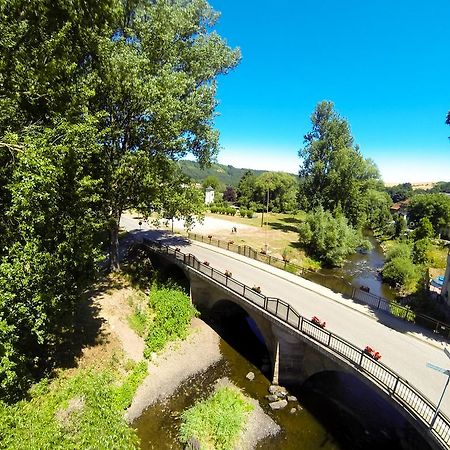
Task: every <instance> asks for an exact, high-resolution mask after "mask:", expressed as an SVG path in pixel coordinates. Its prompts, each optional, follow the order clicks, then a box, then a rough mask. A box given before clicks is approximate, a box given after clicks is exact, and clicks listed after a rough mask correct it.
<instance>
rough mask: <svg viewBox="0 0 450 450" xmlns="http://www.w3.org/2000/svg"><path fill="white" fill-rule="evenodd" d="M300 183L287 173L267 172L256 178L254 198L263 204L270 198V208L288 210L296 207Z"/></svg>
mask: <svg viewBox="0 0 450 450" xmlns="http://www.w3.org/2000/svg"><path fill="white" fill-rule="evenodd" d="M297 193H298V185H297V182H296V180H295V179H294V178H293V177H292V175H289V174H287V173H283V172H265V173H263V174H261V175H260V176H259V177H257V178H256V180H255V191H254V194H253V199H254V201H256V202H257V203H260V204H262V205H266V204H267V196H268V200H269V210H270V211H275V212H288V211H293V210H295V209H296V200H297Z"/></svg>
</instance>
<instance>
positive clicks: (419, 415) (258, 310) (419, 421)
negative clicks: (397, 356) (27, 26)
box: [144, 239, 450, 449]
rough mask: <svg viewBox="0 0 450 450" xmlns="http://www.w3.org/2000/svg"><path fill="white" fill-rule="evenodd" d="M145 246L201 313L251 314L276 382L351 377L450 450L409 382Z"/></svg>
mask: <svg viewBox="0 0 450 450" xmlns="http://www.w3.org/2000/svg"><path fill="white" fill-rule="evenodd" d="M144 246H145V248H146V249H147V250H149V251H150V257H151V259H152V262H153V264H154V265H155V266H156V267H158V268H161V269H165V270H169V271H182V273H183V274H184V276H185V277H186V278H187V279H188V280H189V285H190V286H189V287H190V294H191V299H192V301H193V303H194V304H195V305H196V306H197V307H198V308H199V309H201V310H205V311H208V310H211V309H212V308H214V306H215V305H217V304H219V303H220V302H223V301H227V302H232V303H234V304H236V305H238V306H239V307H240V308H241V309H242V310H244V311H245V312H246V313H247V314H248V316H249V317H250V318H251V319H252V320H253V322H254V323H255V324H256V326H257V328H258V330H259V332H260V334H261V335H262V337H263V338H264V342H265V345H266V347H267V349H268V352H269V355H270V358H271V362H272V374H273V382H274V383H278V382H279V383H282V384H302V383H303V382H305V381H306V380H307V379H309V378H310V377H312V376H313V375H315V374H318V373H321V372H326V371H338V372H344V373H348V374H351V375H353V376H355V377H357V378H358V379H359V380H361V381H362V382H364V383H365V384H366V385H368V386H369V387H371V388H372V389H374V390H376V391H377V392H378V393H379V394H380V395H381V396H382V397H383V398H385V399H386V400H387V401H388V402H390V403H391V404H392V405H393V406H394V407H395V408H396V409H397V410H398V411H399V412H400V413H401V414H402V415H403V416H404V417H406V418H407V420H408V421H409V422H410V423H411V424H412V425H413V426H414V427H415V428H416V429H417V430H418V431H419V432H420V433H421V435H422V436H424V438H425V439H426V440H427V441H428V442H429V443H430V445H431V447H432V448H443V449H449V448H450V420H449V419H448V418H447V417H446V416H445V415H444V414H442V413H441V412H440V411H437V410H436V406H435V405H434V404H433V403H432V402H431V401H430V400H428V399H427V398H426V397H425V396H424V395H423V394H422V393H421V392H420V391H419V390H418V389H416V388H414V386H412V385H410V383H408V381H407V380H406V379H404V378H402V377H400V376H399V375H398V374H396V373H395V372H394V371H393V370H391V369H390V368H389V367H387V366H386V365H385V364H383V363H381V362H380V361H376V360H375V359H373V358H372V357H371V356H369V355H368V354H366V353H365V352H364V351H363V349H360V348H358V347H356V346H354V345H353V344H352V343H350V342H348V341H346V340H345V339H343V338H341V337H339V336H338V335H336V334H335V333H332V332H330V331H328V330H326V329H324V328H321V327H320V326H318V325H316V324H314V323H313V322H312V321H311V320H309V319H307V318H305V317H302V316H301V315H300V314H298V313H297V312H296V311H295V310H294V309H293V308H292V307H291V306H290V305H289V304H288V303H286V302H284V301H283V300H280V299H278V298H273V297H266V296H264V295H263V294H261V293H259V292H257V291H256V290H255V289H254V288H251V287H249V286H246V285H244V284H242V283H240V282H239V281H237V280H235V279H234V278H232V276H231V274H225V273H222V272H219V271H218V270H216V269H214V268H212V267H210V266H209V265H208V264H205V263H202V262H201V261H199V260H198V259H197V258H196V257H195V256H193V255H191V254H186V253H183V252H182V251H181V250H180V249H179V248H174V247H169V246H164V245H161V244H159V243H157V242H152V241H149V240H146V239H144Z"/></svg>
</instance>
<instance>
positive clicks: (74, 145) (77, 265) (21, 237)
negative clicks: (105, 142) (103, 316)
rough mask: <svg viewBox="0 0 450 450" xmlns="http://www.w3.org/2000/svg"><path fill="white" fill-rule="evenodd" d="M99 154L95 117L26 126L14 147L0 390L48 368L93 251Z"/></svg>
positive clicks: (0, 311) (2, 291) (1, 301)
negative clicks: (40, 126) (27, 130)
mask: <svg viewBox="0 0 450 450" xmlns="http://www.w3.org/2000/svg"><path fill="white" fill-rule="evenodd" d="M100 156H101V148H100V147H99V145H98V134H97V124H96V123H95V121H94V122H90V121H87V122H86V123H84V124H80V125H69V124H67V123H64V122H62V123H61V124H59V125H58V126H56V127H54V128H48V129H45V130H40V129H34V130H32V131H31V132H30V134H29V135H28V136H26V137H24V143H23V146H22V149H21V151H20V152H18V153H17V154H16V155H15V158H16V162H15V165H14V171H13V174H12V179H11V180H10V182H9V183H8V185H7V190H8V191H9V192H10V203H9V205H8V207H7V212H6V217H7V220H8V221H9V222H10V223H11V224H12V225H11V227H9V233H8V237H9V242H8V243H7V246H5V247H3V248H2V254H3V257H2V258H1V260H0V318H1V319H0V329H1V331H0V334H1V333H2V332H4V333H6V334H5V335H6V337H7V339H6V340H5V341H3V342H2V344H1V347H3V350H2V352H1V354H0V357H1V362H0V397H2V398H7V399H12V398H14V397H15V395H17V394H18V393H19V391H21V390H23V388H24V387H25V386H26V384H27V382H28V381H29V380H31V379H32V378H33V377H36V376H38V375H39V374H40V373H41V372H42V371H43V370H44V369H48V368H50V367H51V365H52V364H53V363H54V361H55V358H56V356H57V354H58V352H59V351H61V348H63V347H64V344H65V343H66V341H67V338H68V337H69V336H70V333H71V332H72V331H73V319H74V311H75V304H76V302H77V300H78V298H79V297H80V295H81V293H82V292H83V291H84V290H85V289H86V286H88V285H89V283H90V282H91V281H92V279H93V277H94V276H95V273H96V268H97V266H98V261H99V259H100V249H99V243H98V240H97V234H98V231H100V230H101V229H102V228H103V227H104V222H103V217H102V215H101V213H99V211H101V202H100V196H99V195H98V188H99V185H100V183H101V180H99V179H98V177H97V174H96V170H95V168H96V161H97V160H98V158H99V157H100Z"/></svg>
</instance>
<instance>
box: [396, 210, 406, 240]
mask: <svg viewBox="0 0 450 450" xmlns="http://www.w3.org/2000/svg"><path fill="white" fill-rule="evenodd" d="M406 228H407V227H406V220H405V218H404V217H403V216H402V215H401V214H397V215H395V217H394V235H395V237H399V238H401V237H403V236H404V234H405V232H406Z"/></svg>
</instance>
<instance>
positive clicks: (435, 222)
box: [408, 194, 450, 232]
mask: <svg viewBox="0 0 450 450" xmlns="http://www.w3.org/2000/svg"><path fill="white" fill-rule="evenodd" d="M408 211H409V219H410V221H412V222H414V223H416V224H418V223H419V222H420V220H421V219H423V218H425V217H426V218H427V219H428V220H429V221H430V222H431V225H432V226H433V229H434V231H435V232H438V231H439V230H440V229H441V228H442V227H446V226H448V225H449V224H450V198H449V197H448V196H446V195H445V194H418V195H415V196H414V197H413V198H412V199H411V202H410V204H409V206H408Z"/></svg>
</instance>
